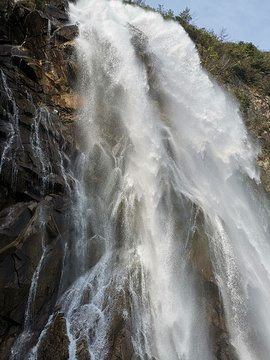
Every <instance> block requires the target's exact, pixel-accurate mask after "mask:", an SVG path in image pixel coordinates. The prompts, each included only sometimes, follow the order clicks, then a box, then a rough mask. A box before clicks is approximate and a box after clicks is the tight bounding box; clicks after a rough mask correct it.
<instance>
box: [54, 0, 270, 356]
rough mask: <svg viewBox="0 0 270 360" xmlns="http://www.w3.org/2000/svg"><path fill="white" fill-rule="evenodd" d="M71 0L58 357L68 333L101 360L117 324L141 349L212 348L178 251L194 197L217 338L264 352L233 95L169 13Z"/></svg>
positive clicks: (186, 237) (269, 314)
mask: <svg viewBox="0 0 270 360" xmlns="http://www.w3.org/2000/svg"><path fill="white" fill-rule="evenodd" d="M70 8H71V19H72V21H73V22H78V23H79V27H80V36H79V38H78V40H77V51H78V58H79V60H80V65H81V68H82V81H81V90H82V94H83V97H84V107H83V110H82V114H81V116H80V119H79V121H80V127H81V143H82V144H81V147H82V149H83V151H84V157H83V160H82V162H81V166H80V169H81V171H79V172H78V173H79V174H80V184H81V185H80V186H77V199H78V200H77V207H76V209H75V213H77V216H76V218H75V223H76V226H77V229H78V233H77V236H76V238H75V239H74V254H75V255H74V259H73V262H74V263H73V264H72V266H73V267H74V268H75V269H76V272H77V276H78V279H77V280H76V281H75V282H74V283H73V284H72V285H71V287H70V288H69V290H68V291H67V292H66V293H65V294H64V295H63V297H62V298H61V299H60V300H59V303H61V304H62V310H61V311H63V312H64V313H65V317H66V319H67V324H68V336H69V338H70V349H69V350H70V359H74V358H75V357H76V355H75V354H76V342H77V343H78V342H79V341H80V340H84V341H85V342H86V343H87V346H88V350H89V353H90V354H91V355H92V358H93V359H96V360H97V359H105V358H106V357H107V356H108V351H109V350H108V349H109V342H110V341H109V340H110V336H111V333H110V332H111V331H114V330H115V326H116V325H115V324H117V323H119V322H121V326H124V327H125V328H126V329H128V330H129V332H130V333H131V336H132V339H131V341H132V344H133V347H134V350H135V353H136V354H137V355H139V356H140V358H141V359H147V358H151V356H155V357H156V358H157V359H160V360H176V359H185V360H194V359H203V360H210V359H212V358H214V355H213V344H211V341H210V336H209V334H208V324H207V320H206V319H204V313H205V308H204V300H203V298H202V295H201V294H200V293H199V290H198V288H197V286H196V284H197V280H196V274H195V272H193V271H192V270H191V262H190V260H189V248H190V246H191V242H192V237H193V235H194V232H195V229H196V227H197V221H198V219H197V218H198V209H201V211H202V212H203V214H204V228H205V231H206V235H207V239H208V240H207V241H208V246H209V248H210V250H209V252H210V255H211V261H212V266H213V269H214V274H215V280H216V282H217V285H218V287H219V290H220V293H221V297H222V300H223V303H224V307H225V318H226V324H227V328H228V331H229V338H230V341H231V343H232V344H233V345H234V347H235V349H236V352H237V355H238V357H239V359H241V360H242V359H243V360H249V359H250V360H251V359H252V360H259V359H260V360H262V359H263V360H264V359H265V360H267V359H268V354H269V352H270V341H269V340H270V325H269V324H270V310H269V302H270V276H269V275H270V263H269V255H270V249H269V218H270V217H269V215H270V213H269V204H268V203H267V201H266V200H264V198H263V196H262V194H261V192H260V191H259V190H258V187H257V185H256V183H258V182H259V174H258V171H257V169H256V166H255V161H256V156H257V151H258V149H257V148H256V147H255V146H254V145H253V144H252V142H251V141H250V139H249V137H248V134H247V131H246V129H245V126H244V124H243V121H242V119H241V118H240V115H239V111H238V108H237V106H236V104H235V103H234V102H233V101H232V100H231V99H230V98H229V97H228V96H227V95H226V94H225V93H224V92H223V91H222V90H221V89H220V88H219V87H218V86H217V85H216V84H215V83H214V82H213V81H211V80H210V79H209V77H208V75H207V74H206V73H205V72H204V71H203V70H202V68H201V66H200V61H199V58H198V55H197V52H196V50H195V47H194V44H193V43H192V42H191V41H190V39H189V38H188V36H187V35H186V33H185V32H184V30H183V29H182V28H181V27H180V26H179V25H177V24H176V23H174V22H171V21H166V22H165V21H163V19H162V18H161V16H159V15H158V14H155V13H152V12H145V11H143V10H142V9H140V8H137V7H133V6H129V5H124V4H122V3H121V2H120V1H116V0H112V1H105V0H99V1H97V0H80V1H79V2H78V4H77V5H76V6H74V5H70ZM134 43H135V45H134ZM138 48H140V49H141V52H140V51H139V56H138V54H136V52H138ZM136 49H137V50H136ZM145 54H147V55H145ZM145 63H147V64H148V68H147V67H146V65H145ZM97 254H98V255H97ZM113 335H114V336H116V335H117V334H113Z"/></svg>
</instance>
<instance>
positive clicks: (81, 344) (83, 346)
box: [76, 339, 91, 360]
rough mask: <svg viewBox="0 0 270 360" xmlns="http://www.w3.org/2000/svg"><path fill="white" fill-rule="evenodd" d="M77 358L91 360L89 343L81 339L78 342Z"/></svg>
mask: <svg viewBox="0 0 270 360" xmlns="http://www.w3.org/2000/svg"><path fill="white" fill-rule="evenodd" d="M76 356H77V359H78V360H91V355H90V353H89V350H88V345H87V341H86V340H85V339H80V340H78V341H77V351H76Z"/></svg>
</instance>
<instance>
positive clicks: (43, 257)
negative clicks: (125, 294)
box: [0, 0, 79, 359]
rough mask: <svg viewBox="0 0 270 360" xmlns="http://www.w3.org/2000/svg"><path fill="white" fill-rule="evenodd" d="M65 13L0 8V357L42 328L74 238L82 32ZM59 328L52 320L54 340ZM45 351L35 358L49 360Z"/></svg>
mask: <svg viewBox="0 0 270 360" xmlns="http://www.w3.org/2000/svg"><path fill="white" fill-rule="evenodd" d="M67 7H68V4H67V1H57V0H54V1H50V4H46V2H45V1H34V0H26V1H19V2H13V1H10V0H1V1H0V97H1V108H0V114H1V116H0V118H1V120H0V154H1V159H0V199H1V202H0V294H1V295H0V358H1V359H8V358H9V356H10V355H9V353H10V348H11V347H12V346H14V341H15V339H16V338H17V337H18V334H19V333H21V332H22V330H23V328H27V327H29V323H30V322H31V323H33V322H34V323H35V324H36V326H35V332H34V333H33V334H31V341H28V342H26V344H27V345H26V347H25V348H24V351H27V350H28V348H29V346H31V345H32V344H33V343H34V342H35V340H36V338H37V336H38V334H39V332H40V331H41V329H42V328H43V327H44V325H45V323H46V322H47V320H48V317H49V315H50V314H51V311H52V309H53V307H54V306H55V301H56V297H57V295H58V292H59V283H60V277H61V273H62V268H63V261H64V253H65V246H66V244H67V243H68V242H69V239H70V238H71V237H72V223H71V218H70V209H71V206H72V201H73V199H72V194H73V190H74V189H73V187H74V180H73V169H72V165H71V162H70V159H72V160H73V162H74V161H75V160H76V158H77V156H78V153H79V152H78V150H77V149H76V146H75V142H74V114H75V110H76V109H77V108H78V106H79V96H78V94H77V93H76V90H75V89H74V88H73V85H74V84H75V83H76V77H77V67H76V55H75V52H74V45H73V40H74V38H75V36H76V35H77V32H78V29H77V27H76V26H74V25H72V26H70V25H68V24H67V21H68V15H67V11H66V10H67ZM37 279H38V280H39V281H38V282H37ZM35 280H36V281H35ZM64 327H65V324H64V323H63V320H62V318H61V317H60V316H58V317H57V318H56V320H55V324H54V333H56V336H57V334H58V333H59V332H61V331H62V328H64ZM62 340H63V342H64V343H65V341H66V340H65V337H64V335H63V339H62ZM45 341H46V339H45ZM47 341H50V342H51V340H50V339H49V340H47ZM59 341H60V340H59ZM58 345H59V344H55V348H56V347H58ZM46 346H48V344H47V345H46V344H43V345H42V349H41V350H40V358H41V359H43V358H44V359H45V358H46V359H47V358H48V357H46V356H45V357H44V354H43V353H44V351H45V350H44V349H46ZM66 351H68V350H66ZM64 354H65V352H64V351H63V354H62V357H57V358H59V359H60V358H61V359H64V358H67V357H65V355H64ZM15 358H18V359H19V358H20V359H21V358H23V352H21V353H20V355H19V357H16V356H15ZM51 358H54V359H55V358H56V357H53V355H52V357H51Z"/></svg>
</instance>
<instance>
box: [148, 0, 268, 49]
mask: <svg viewBox="0 0 270 360" xmlns="http://www.w3.org/2000/svg"><path fill="white" fill-rule="evenodd" d="M145 3H146V4H147V5H149V6H152V7H154V8H157V7H158V4H162V5H164V8H165V9H172V10H173V11H174V13H175V15H177V14H179V12H181V11H183V10H184V9H185V8H186V7H188V8H190V10H191V14H193V13H195V18H194V23H195V25H197V26H198V27H205V28H207V29H213V30H214V31H215V32H216V33H217V34H219V33H220V31H221V29H222V28H225V29H226V32H227V34H228V35H229V40H231V41H241V40H242V41H245V42H252V43H253V44H254V45H256V46H258V47H259V48H260V49H261V50H268V51H270V0H205V1H202V0H181V1H180V0H145Z"/></svg>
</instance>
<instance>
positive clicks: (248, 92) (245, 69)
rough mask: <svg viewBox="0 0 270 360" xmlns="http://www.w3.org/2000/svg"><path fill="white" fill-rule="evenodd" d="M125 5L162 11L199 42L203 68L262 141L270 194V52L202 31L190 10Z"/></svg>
mask: <svg viewBox="0 0 270 360" xmlns="http://www.w3.org/2000/svg"><path fill="white" fill-rule="evenodd" d="M124 2H126V3H129V4H132V5H135V6H141V7H142V8H144V9H145V10H146V11H155V12H159V13H160V14H161V15H162V16H163V18H164V19H166V20H174V21H177V22H178V23H180V24H181V25H182V26H183V28H184V29H185V31H186V32H187V33H188V35H189V36H190V38H191V39H192V40H193V42H194V43H195V46H196V48H197V50H198V52H199V55H200V58H201V64H202V66H203V67H204V68H205V69H206V70H207V71H208V73H210V74H211V75H212V76H213V78H214V79H216V80H217V82H218V83H219V84H220V85H222V86H223V87H224V88H225V89H226V90H227V91H229V92H230V93H231V94H232V95H233V96H234V97H235V98H236V99H237V100H238V102H239V105H240V110H241V113H242V115H243V117H244V119H245V121H246V124H247V128H248V130H249V132H250V133H251V134H252V135H253V136H254V137H255V138H257V139H259V141H260V145H261V154H260V155H259V162H258V163H259V165H260V166H261V169H262V181H263V183H264V186H265V188H266V189H267V191H268V192H269V193H270V126H269V124H270V52H269V51H261V50H259V49H258V48H257V47H256V46H255V45H253V44H252V43H245V42H243V41H240V42H238V43H235V42H232V41H229V38H228V35H227V34H226V30H222V31H221V33H220V34H219V35H218V34H216V33H215V32H214V31H213V30H207V29H205V28H198V27H197V26H196V25H195V24H194V23H193V16H192V14H191V12H190V9H189V8H185V9H184V10H183V11H182V12H180V14H179V15H175V14H174V12H173V11H172V10H171V9H169V10H166V9H164V7H163V6H162V5H159V6H158V8H157V9H154V8H151V7H150V6H148V5H146V4H145V2H144V1H143V0H133V1H131V0H129V1H124Z"/></svg>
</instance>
